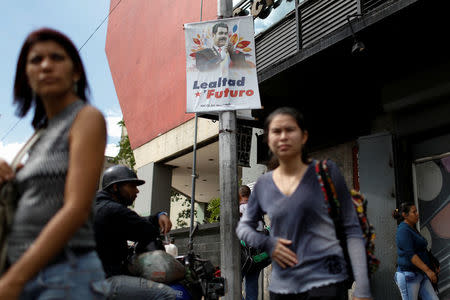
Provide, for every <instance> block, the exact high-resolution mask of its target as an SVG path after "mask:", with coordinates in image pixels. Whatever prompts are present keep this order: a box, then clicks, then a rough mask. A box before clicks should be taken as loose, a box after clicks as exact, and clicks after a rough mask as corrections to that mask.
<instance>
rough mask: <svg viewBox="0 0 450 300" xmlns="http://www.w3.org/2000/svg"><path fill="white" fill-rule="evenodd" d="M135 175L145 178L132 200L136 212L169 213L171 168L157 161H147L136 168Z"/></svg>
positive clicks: (145, 214)
mask: <svg viewBox="0 0 450 300" xmlns="http://www.w3.org/2000/svg"><path fill="white" fill-rule="evenodd" d="M137 176H138V178H139V179H143V180H145V184H144V185H141V186H139V191H140V192H139V194H138V197H137V198H136V201H135V202H134V208H135V210H136V212H137V213H138V214H140V215H142V216H148V215H151V214H154V213H156V212H158V211H166V212H167V213H170V193H171V189H172V168H171V167H169V166H166V165H163V164H159V163H149V164H147V165H145V166H143V167H140V168H139V169H138V170H137Z"/></svg>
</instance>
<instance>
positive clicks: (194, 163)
mask: <svg viewBox="0 0 450 300" xmlns="http://www.w3.org/2000/svg"><path fill="white" fill-rule="evenodd" d="M202 18H203V0H201V1H200V22H201V21H202ZM197 126H198V114H197V113H195V120H194V145H193V146H192V152H193V158H192V175H191V176H192V191H191V223H190V228H189V243H188V250H189V252H192V250H193V248H194V241H193V237H192V232H193V231H194V217H195V216H194V211H195V209H194V205H195V180H196V179H197Z"/></svg>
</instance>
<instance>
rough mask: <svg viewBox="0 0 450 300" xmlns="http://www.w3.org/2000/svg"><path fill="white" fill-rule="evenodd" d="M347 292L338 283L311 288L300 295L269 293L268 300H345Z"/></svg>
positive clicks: (343, 286) (341, 284)
mask: <svg viewBox="0 0 450 300" xmlns="http://www.w3.org/2000/svg"><path fill="white" fill-rule="evenodd" d="M347 299H348V290H347V288H346V287H345V284H343V283H341V282H339V283H335V284H330V285H326V286H321V287H318V288H313V289H311V290H309V291H307V292H304V293H300V294H275V293H272V292H270V300H347Z"/></svg>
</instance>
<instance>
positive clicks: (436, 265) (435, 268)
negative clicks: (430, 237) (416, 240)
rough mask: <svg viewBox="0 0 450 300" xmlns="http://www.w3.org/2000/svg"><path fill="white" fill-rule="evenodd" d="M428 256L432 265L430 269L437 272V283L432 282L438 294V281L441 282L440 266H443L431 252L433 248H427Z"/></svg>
mask: <svg viewBox="0 0 450 300" xmlns="http://www.w3.org/2000/svg"><path fill="white" fill-rule="evenodd" d="M427 253H428V258H429V259H430V263H431V266H429V267H430V269H431V270H432V271H433V272H434V273H435V274H436V278H437V280H436V283H431V284H432V285H433V288H434V290H435V291H436V294H438V295H439V289H438V283H439V272H438V270H439V268H440V267H441V263H440V262H439V260H438V259H437V258H436V257H435V256H434V255H433V253H431V250H427Z"/></svg>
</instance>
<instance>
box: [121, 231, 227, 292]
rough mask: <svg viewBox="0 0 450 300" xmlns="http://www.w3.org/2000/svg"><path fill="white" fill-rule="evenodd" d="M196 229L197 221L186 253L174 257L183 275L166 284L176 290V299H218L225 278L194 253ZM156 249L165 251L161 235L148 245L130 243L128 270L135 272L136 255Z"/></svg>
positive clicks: (223, 288) (216, 268) (222, 290)
mask: <svg viewBox="0 0 450 300" xmlns="http://www.w3.org/2000/svg"><path fill="white" fill-rule="evenodd" d="M197 229H198V223H196V224H195V226H194V229H193V230H192V231H191V233H190V234H189V244H188V253H187V254H186V255H181V256H177V257H175V259H176V260H177V261H178V262H179V263H181V265H183V266H184V269H185V275H184V277H183V278H182V279H179V280H176V281H175V282H171V283H169V284H168V285H169V286H170V287H172V289H174V290H175V291H176V293H177V300H202V299H204V300H218V299H219V297H220V296H224V295H225V278H223V277H221V275H220V269H219V268H218V267H214V266H213V264H212V263H211V261H210V260H208V259H202V258H200V256H198V255H196V254H195V253H194V250H193V235H194V233H195V231H197ZM157 250H160V251H164V252H165V248H164V244H163V240H162V238H161V237H160V238H158V239H156V241H153V242H151V243H150V244H148V245H140V244H139V243H135V244H130V245H129V260H128V261H129V270H130V272H131V273H133V272H136V271H135V269H136V268H135V267H133V264H134V263H135V261H136V257H138V256H139V255H141V254H143V253H148V252H151V251H157ZM148 279H150V278H148ZM202 297H203V298H202Z"/></svg>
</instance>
